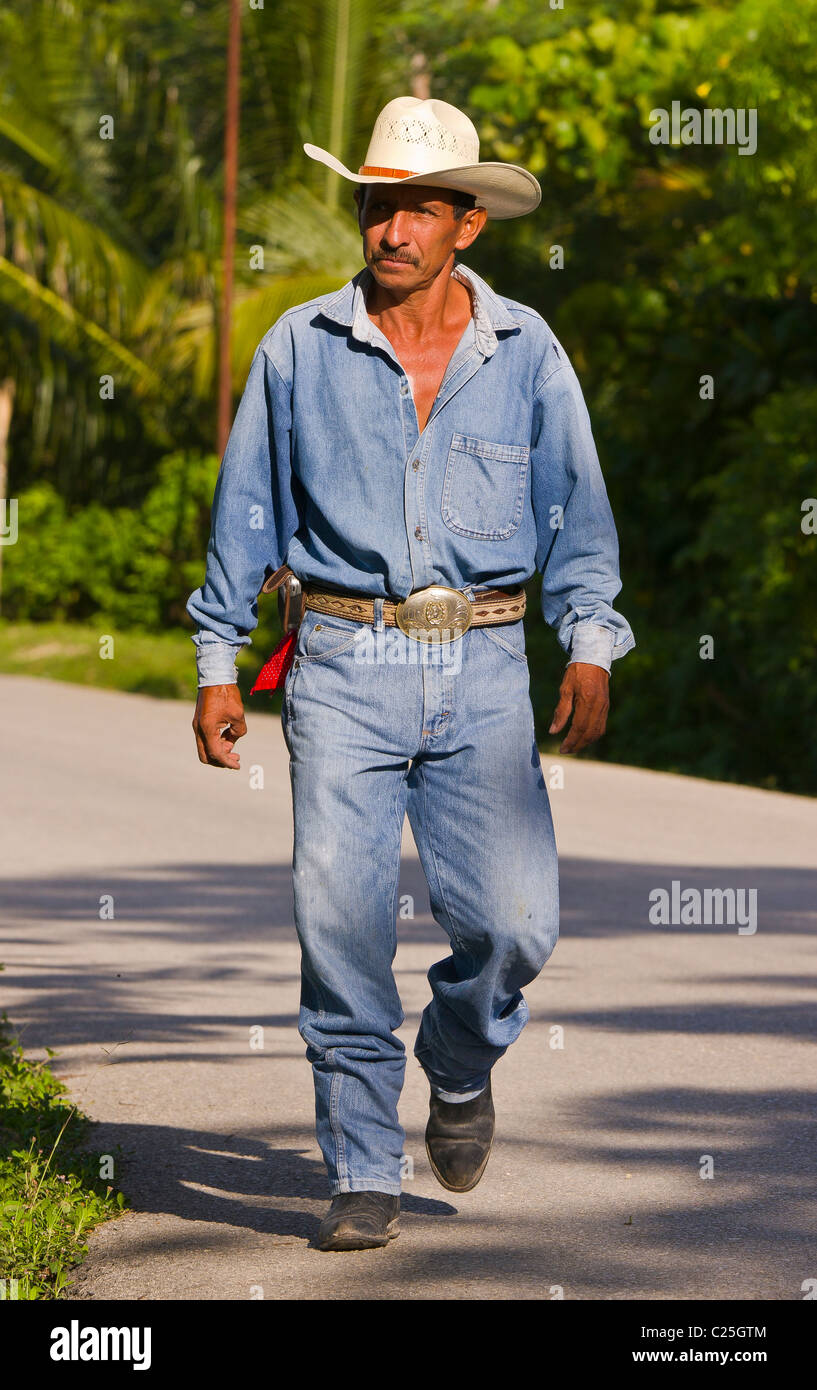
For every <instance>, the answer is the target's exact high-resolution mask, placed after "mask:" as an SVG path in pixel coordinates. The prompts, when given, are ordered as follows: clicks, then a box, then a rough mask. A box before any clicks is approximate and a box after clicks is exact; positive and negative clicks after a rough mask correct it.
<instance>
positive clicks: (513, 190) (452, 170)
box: [304, 97, 542, 219]
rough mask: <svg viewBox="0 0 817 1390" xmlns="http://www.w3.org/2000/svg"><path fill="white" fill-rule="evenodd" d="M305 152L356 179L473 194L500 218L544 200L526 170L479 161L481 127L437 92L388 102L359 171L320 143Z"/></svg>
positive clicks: (520, 212) (531, 209) (490, 213)
mask: <svg viewBox="0 0 817 1390" xmlns="http://www.w3.org/2000/svg"><path fill="white" fill-rule="evenodd" d="M304 151H305V152H306V154H308V155H309V158H310V159H318V160H320V162H321V163H322V164H328V166H329V168H330V169H334V170H335V172H336V173H338V174H342V175H343V177H344V178H345V179H351V180H352V182H353V183H419V184H427V185H429V184H430V185H431V186H432V187H436V188H453V189H456V190H458V191H459V192H461V193H473V194H474V195H475V197H476V200H477V205H478V206H479V207H483V208H485V211H486V212H487V214H488V216H489V217H493V218H496V219H501V218H508V217H521V216H522V215H523V213H526V212H533V210H534V208H536V207H538V206H539V204H540V202H541V201H542V190H541V188H540V187H539V184H538V182H537V181H536V179H535V178H534V177H533V174H530V173H529V172H528V170H527V169H523V168H521V167H520V165H518V164H503V163H500V162H499V161H497V160H485V161H484V162H483V163H480V159H479V135H478V134H477V130H476V126H475V125H474V124H473V122H472V121H470V120H469V119H468V117H467V116H466V115H465V112H464V111H460V110H459V109H458V108H457V107H456V106H451V105H450V103H449V102H447V101H437V99H436V98H435V97H431V98H430V99H429V100H428V101H421V99H420V98H419V97H395V98H394V101H390V102H389V103H388V105H387V106H384V107H383V110H382V111H381V112H380V115H379V116H378V118H377V120H376V121H375V123H374V130H373V131H372V138H371V140H370V141H369V148H368V150H367V151H366V159H365V160H364V162H363V164H361V166H360V168H359V169H358V171H357V173H356V174H353V173H352V171H351V169H347V168H346V165H345V164H341V162H340V160H339V159H336V158H335V156H334V155H333V154H330V153H329V151H328V150H322V149H320V148H319V146H317V145H304ZM432 176H433V177H432Z"/></svg>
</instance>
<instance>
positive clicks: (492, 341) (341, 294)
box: [320, 261, 520, 357]
mask: <svg viewBox="0 0 817 1390" xmlns="http://www.w3.org/2000/svg"><path fill="white" fill-rule="evenodd" d="M451 273H452V275H454V276H456V278H457V279H458V280H462V281H463V282H464V283H465V284H467V285H469V286H470V288H471V290H472V292H473V293H472V304H473V311H474V313H473V319H472V322H473V326H474V337H475V340H476V344H477V347H478V348H479V351H480V352H481V353H482V355H483V357H490V356H491V355H492V353H493V352H494V351H495V350H496V347H497V344H498V342H499V339H498V338H497V336H496V332H497V330H499V331H503V330H505V331H508V330H514V329H518V328H519V326H520V325H519V323H518V321H517V320H516V319H515V318H514V317H513V315H512V314H511V313H510V311H509V310H508V309H507V308H506V306H505V305H504V304H503V303H502V300H501V299H500V298H499V295H497V294H495V293H494V291H493V290H492V289H491V287H490V285H487V284H486V283H485V281H484V280H483V279H482V277H481V276H479V275H477V274H476V272H475V271H473V270H469V269H468V268H467V267H466V266H464V265H462V264H460V262H459V261H455V263H454V267H453V269H452V272H451ZM373 278H374V277H373V275H372V272H371V271H370V270H369V267H368V266H367V265H365V266H363V268H362V270H359V271H358V273H357V275H355V276H353V277H352V279H351V280H347V282H346V284H345V285H344V286H343V288H342V289H340V290H338V291H337V293H336V294H333V295H332V296H331V297H330V298H329V299H327V301H326V302H325V304H323V305H322V306H321V310H320V312H321V313H322V314H323V315H324V317H326V318H328V319H332V321H333V322H334V323H339V324H342V325H343V327H344V328H349V329H350V330H351V333H352V337H353V338H357V339H358V341H359V342H362V343H370V342H372V340H373V339H374V337H375V336H377V335H378V330H377V329H376V327H375V325H374V324H373V323H372V320H371V319H370V318H369V315H368V314H367V312H366V290H367V289H368V286H369V285H370V284H371V282H372V280H373Z"/></svg>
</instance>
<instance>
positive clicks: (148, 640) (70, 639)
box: [0, 612, 281, 714]
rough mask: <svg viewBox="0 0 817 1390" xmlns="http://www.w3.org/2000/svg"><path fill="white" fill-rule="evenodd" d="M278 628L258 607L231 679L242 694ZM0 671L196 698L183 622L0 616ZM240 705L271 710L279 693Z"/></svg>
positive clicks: (193, 662)
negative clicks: (142, 624) (133, 625)
mask: <svg viewBox="0 0 817 1390" xmlns="http://www.w3.org/2000/svg"><path fill="white" fill-rule="evenodd" d="M105 636H112V637H113V639H114V640H113V656H112V657H111V658H107V657H106V658H103V657H102V656H100V638H102V637H105ZM280 636H281V633H280V630H279V629H278V628H277V627H276V625H275V621H274V617H272V616H271V614H270V613H269V612H265V614H264V616H263V619H262V622H261V624H260V625H259V627H258V629H257V630H256V632H254V634H253V645H252V648H251V649H250V650H249V651H248V652H246V653H242V655H241V658H240V660H239V663H238V683H239V687H240V689H241V693H242V695H243V697H244V698H245V699H247V698H248V696H249V692H250V689H251V687H252V685H253V683H254V681H255V678H256V676H257V674H258V672H259V670H260V669H261V666H262V665H263V663H264V662H265V661H266V659H267V657H268V656H269V654H270V652H271V651H272V649H273V647H274V646H275V644H276V643H277V641H278V640H279V638H280ZM0 675H15V676H44V677H47V678H48V679H49V680H54V681H70V682H71V683H72V684H73V685H86V686H97V687H101V688H102V689H105V690H125V691H131V692H133V693H135V694H137V695H154V696H156V697H157V698H159V699H165V700H187V701H188V703H191V702H192V703H195V699H196V685H197V680H196V649H195V647H194V646H193V643H192V642H191V640H190V634H189V633H188V632H186V631H184V629H183V628H171V629H170V630H169V631H167V632H162V633H151V632H129V631H120V630H118V629H117V628H116V627H114V626H112V625H106V624H105V621H104V619H99V620H98V621H96V622H95V623H94V624H93V625H91V624H89V623H86V624H80V623H65V622H55V623H12V622H8V621H6V620H4V619H0ZM248 708H249V709H250V710H253V711H256V710H257V711H260V712H261V713H262V714H267V713H270V712H274V713H276V714H277V713H278V712H279V711H280V708H281V696H280V693H278V692H276V693H275V694H273V695H269V694H267V693H259V694H258V695H256V696H255V697H254V698H253V700H252V701H251V703H250V704H249V706H248Z"/></svg>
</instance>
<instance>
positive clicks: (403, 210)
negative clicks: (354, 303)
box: [355, 183, 487, 290]
mask: <svg viewBox="0 0 817 1390" xmlns="http://www.w3.org/2000/svg"><path fill="white" fill-rule="evenodd" d="M459 196H461V195H458V194H457V193H455V192H454V191H453V190H451V189H449V188H430V187H425V186H422V185H420V184H402V185H401V184H389V183H372V184H368V185H367V184H363V185H362V186H361V187H360V188H358V189H356V190H355V202H356V203H357V207H358V223H359V226H360V230H361V233H362V235H363V254H364V256H365V258H366V264H367V265H368V267H369V269H370V270H371V272H372V274H373V275H374V277H375V279H376V280H377V281H378V282H379V284H381V285H383V286H385V287H387V288H389V289H400V290H410V289H415V288H417V287H418V286H420V285H425V284H428V283H430V282H431V281H432V280H433V279H434V277H435V276H436V275H438V274H439V273H440V271H441V270H442V269H443V267H444V265H445V263H446V261H447V260H448V258H449V256H450V255H451V253H452V252H453V251H461V250H464V249H465V247H467V246H470V245H471V243H472V242H473V241H475V240H476V238H477V237H478V236H479V233H480V232H481V231H482V228H483V226H484V225H485V221H486V219H487V213H486V212H485V209H484V208H474V209H473V210H472V211H470V212H466V214H465V216H464V217H462V218H460V220H459V221H457V219H456V218H455V217H454V211H453V209H454V204H455V203H456V201H457V198H458V197H459ZM361 209H362V211H361Z"/></svg>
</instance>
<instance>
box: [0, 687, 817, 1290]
mask: <svg viewBox="0 0 817 1390" xmlns="http://www.w3.org/2000/svg"><path fill="white" fill-rule="evenodd" d="M0 709H1V710H2V720H3V727H4V735H5V736H4V740H3V743H4V748H3V757H2V786H3V796H2V804H3V818H4V826H3V835H2V878H0V897H1V899H2V943H1V944H0V960H2V961H3V962H4V963H5V965H6V973H5V974H4V975H3V976H2V978H0V996H1V997H2V1006H3V1007H5V1008H6V1009H7V1010H8V1012H9V1015H10V1017H11V1019H12V1020H13V1022H14V1024H15V1025H16V1026H17V1027H18V1029H19V1030H20V1031H21V1034H22V1038H23V1041H24V1043H25V1045H26V1047H27V1048H28V1049H29V1051H30V1052H31V1053H33V1054H34V1055H42V1053H41V1049H42V1048H44V1047H45V1046H46V1045H48V1046H51V1047H56V1048H57V1049H58V1050H59V1056H58V1058H57V1059H56V1061H55V1068H56V1070H57V1071H58V1073H59V1074H60V1075H62V1076H63V1077H64V1078H65V1079H66V1081H67V1084H68V1085H69V1087H70V1088H71V1091H72V1093H73V1095H74V1096H75V1097H76V1099H78V1100H79V1102H80V1103H81V1105H82V1106H83V1107H84V1108H85V1110H86V1111H87V1112H88V1113H89V1114H90V1115H91V1116H92V1117H93V1118H94V1119H96V1120H98V1121H100V1122H101V1128H100V1130H99V1131H98V1132H97V1136H96V1142H97V1143H98V1144H99V1148H100V1151H101V1152H103V1153H108V1152H110V1153H119V1151H120V1150H119V1149H117V1146H120V1149H121V1153H122V1155H123V1157H124V1166H123V1168H122V1174H121V1179H122V1182H123V1185H124V1187H125V1189H126V1191H127V1193H128V1194H129V1197H130V1200H131V1201H132V1203H133V1206H134V1208H135V1209H134V1210H133V1211H132V1212H131V1213H128V1214H126V1215H125V1216H123V1217H122V1218H121V1219H119V1220H116V1221H113V1222H111V1223H109V1224H108V1225H106V1226H105V1227H103V1228H102V1229H101V1230H99V1231H98V1232H97V1233H95V1234H94V1235H92V1236H91V1238H90V1253H89V1256H88V1259H87V1260H86V1262H85V1264H84V1265H83V1266H82V1267H81V1269H80V1271H79V1273H78V1275H77V1277H76V1278H75V1281H74V1283H73V1285H72V1288H71V1297H73V1298H76V1299H104V1298H113V1299H119V1298H149V1299H222V1298H226V1299H249V1298H252V1297H263V1298H266V1299H276V1298H304V1299H326V1298H329V1299H357V1298H366V1299H404V1298H415V1299H455V1300H456V1299H463V1300H465V1299H468V1300H472V1299H513V1298H518V1297H522V1298H534V1299H552V1298H555V1297H559V1296H564V1298H566V1299H624V1300H627V1299H636V1298H647V1299H672V1298H679V1299H700V1300H708V1299H713V1298H737V1299H747V1300H754V1299H774V1300H791V1299H802V1298H803V1291H802V1285H803V1282H804V1281H805V1280H807V1279H814V1278H817V1239H815V1226H816V1225H817V1218H815V1212H817V1205H815V1196H817V1182H816V1181H815V1167H816V1164H815V1140H817V1105H815V1083H817V1067H815V1048H814V1042H815V1031H817V1023H815V1010H814V1002H815V985H817V949H816V948H815V926H817V802H815V801H811V800H809V799H806V798H800V797H793V796H785V795H780V794H777V793H772V792H763V791H757V790H752V789H749V788H743V787H732V786H726V785H720V784H714V783H709V782H704V781H699V780H696V779H691V778H681V777H674V776H668V775H664V774H659V773H651V772H642V771H638V770H634V769H630V768H625V767H616V766H609V765H608V766H605V765H602V764H599V763H593V762H591V761H587V760H580V761H571V759H570V758H565V759H561V760H560V759H558V758H557V759H549V758H545V759H544V763H543V765H544V770H545V774H546V776H547V777H548V778H549V779H551V767H552V766H553V765H554V763H556V764H560V765H561V766H562V767H563V768H564V787H562V788H555V789H554V790H552V792H551V801H552V805H553V810H554V818H555V821H556V829H557V838H558V843H559V848H560V855H561V874H562V904H563V912H562V938H561V940H560V942H559V944H558V946H557V948H556V950H555V952H554V954H553V956H552V958H551V960H550V962H549V963H548V965H547V966H546V968H545V970H544V971H543V972H542V974H541V976H540V978H539V979H538V980H537V981H536V982H535V983H534V984H533V985H532V986H530V987H529V988H528V990H527V991H526V996H527V998H528V1002H529V1004H530V1010H531V1021H530V1023H529V1025H528V1027H527V1028H526V1030H525V1031H524V1033H523V1034H522V1037H521V1038H520V1040H519V1041H518V1042H517V1043H516V1044H515V1046H514V1047H513V1048H512V1049H511V1050H510V1051H509V1052H508V1054H507V1055H506V1056H505V1058H503V1060H502V1061H501V1062H500V1063H499V1065H498V1066H497V1068H496V1071H495V1075H494V1079H495V1085H494V1093H495V1104H496V1109H497V1127H498V1128H497V1142H496V1145H495V1148H494V1152H493V1154H492V1157H491V1160H490V1163H489V1165H488V1168H487V1170H486V1174H485V1177H484V1178H483V1180H482V1182H481V1183H480V1185H479V1186H478V1187H477V1188H476V1189H475V1190H474V1191H473V1192H471V1193H468V1194H466V1195H465V1196H463V1197H457V1198H454V1197H453V1196H452V1194H450V1193H447V1192H445V1191H444V1189H442V1188H441V1187H439V1186H438V1185H437V1184H436V1182H435V1180H434V1178H433V1176H432V1174H431V1171H430V1169H429V1167H428V1163H427V1161H426V1157H425V1152H424V1147H423V1130H424V1127H425V1120H426V1114H427V1086H426V1083H425V1081H424V1078H423V1076H422V1073H421V1072H420V1071H419V1068H418V1067H417V1065H416V1063H415V1062H414V1061H413V1059H412V1058H411V1047H412V1043H413V1039H414V1034H415V1031H416V1026H417V1021H418V1018H419V1014H420V1011H421V1009H422V1008H423V1005H424V1003H425V1001H426V999H427V997H428V986H427V983H426V979H425V973H426V971H427V969H428V967H429V966H430V965H431V964H432V962H433V961H435V960H437V959H439V958H440V957H441V955H443V954H445V953H446V950H445V944H444V937H443V935H442V933H441V932H440V930H439V929H438V928H437V927H436V925H435V924H434V922H433V921H432V919H431V917H430V915H429V912H428V898H427V892H426V889H425V884H424V880H423V877H422V874H421V872H420V870H419V866H418V863H417V860H416V855H415V852H414V847H413V844H412V842H411V838H410V833H409V832H408V829H407V830H406V840H405V858H404V866H403V884H402V887H401V892H402V893H406V894H411V895H413V896H414V899H415V916H414V918H413V920H405V921H402V922H401V923H400V936H401V944H400V948H399V952H398V957H397V974H398V981H399V987H400V991H401V995H402V998H403V1002H404V1007H405V1011H406V1021H405V1024H404V1026H403V1029H402V1033H401V1035H402V1037H403V1039H404V1041H405V1043H406V1047H407V1051H408V1054H409V1059H410V1060H409V1064H408V1068H407V1079H406V1087H405V1091H404V1095H403V1102H402V1106H401V1119H402V1122H403V1125H404V1127H405V1129H406V1132H407V1138H406V1157H407V1160H410V1162H407V1168H408V1170H409V1172H410V1170H411V1168H412V1167H413V1175H409V1176H407V1178H406V1182H405V1185H404V1197H403V1222H402V1226H403V1231H402V1234H401V1236H400V1237H399V1239H398V1240H397V1241H395V1242H393V1243H392V1244H391V1245H390V1246H389V1247H388V1248H387V1249H386V1250H382V1251H371V1252H358V1253H355V1254H346V1255H341V1254H323V1253H321V1252H319V1251H318V1250H316V1249H315V1248H314V1244H313V1243H312V1242H313V1241H314V1235H315V1232H316V1230H317V1225H318V1221H319V1218H320V1216H321V1215H322V1213H323V1211H324V1210H325V1208H326V1203H327V1200H328V1199H327V1195H326V1186H325V1176H324V1171H323V1166H322V1163H321V1160H320V1155H319V1152H318V1149H317V1146H316V1144H315V1141H314V1136H313V1130H312V1104H313V1101H312V1083H311V1077H310V1072H309V1067H308V1064H307V1063H306V1061H305V1059H304V1056H303V1044H302V1042H301V1039H300V1038H299V1036H298V1033H297V1031H296V1015H297V1007H298V953H297V946H296V942H295V936H294V929H293V925H292V917H291V894H290V881H289V855H290V849H291V833H292V832H291V819H290V803H289V779H288V772H287V761H286V750H285V748H284V743H283V738H282V735H281V729H280V725H279V723H278V720H277V719H276V718H274V717H273V716H271V715H268V714H263V713H258V712H256V709H263V700H262V699H259V697H256V700H255V701H253V702H252V709H251V710H250V715H249V726H250V731H249V734H248V735H247V737H246V738H245V739H244V740H242V744H241V753H242V770H241V772H240V773H231V772H226V771H217V770H215V769H212V768H206V767H203V766H202V765H201V764H199V762H198V760H197V758H196V755H195V750H194V744H193V735H192V731H191V729H190V719H191V713H192V711H191V709H190V708H188V706H187V705H185V704H180V703H176V702H168V701H156V700H152V699H149V698H143V697H140V696H134V695H120V694H116V693H112V692H111V693H109V692H104V691H96V690H86V689H83V688H80V687H76V686H69V685H63V684H58V683H52V682H48V681H40V680H29V679H26V678H22V677H3V678H0ZM253 769H255V771H254V772H253ZM258 769H261V770H262V774H263V786H258V785H255V786H254V785H253V782H255V783H257V782H258V781H259V775H258ZM673 880H677V881H679V882H680V884H681V888H682V889H687V888H690V887H697V888H699V889H701V890H703V889H706V888H728V887H732V888H735V889H740V888H744V889H746V890H756V892H757V930H756V931H755V932H754V933H747V932H743V933H741V932H739V930H738V925H737V924H733V925H728V924H721V925H717V924H712V925H706V924H705V923H701V924H694V923H691V924H686V925H683V924H679V923H678V924H674V925H652V924H651V923H650V921H649V919H648V913H649V906H650V898H649V895H650V893H651V892H652V891H653V890H654V889H658V888H665V889H667V890H669V889H670V885H671V883H672V881H673ZM109 899H112V902H113V912H114V916H113V919H110V918H108V919H105V918H101V917H100V903H101V902H102V903H103V904H104V903H107V902H108V901H109ZM750 901H751V900H750V899H747V902H750ZM258 1025H260V1026H261V1028H262V1029H263V1047H257V1046H256V1047H253V1046H251V1036H255V1038H256V1041H258V1035H257V1034H256V1035H252V1034H251V1029H253V1028H255V1027H257V1026H258ZM559 1030H563V1031H561V1032H560V1031H559ZM559 1043H561V1044H562V1045H561V1046H559V1045H558V1044H559ZM706 1156H709V1158H710V1159H711V1163H709V1162H708V1161H707V1158H706ZM710 1169H711V1171H712V1176H711V1177H702V1176H701V1174H702V1172H706V1171H709V1170H710Z"/></svg>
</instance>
